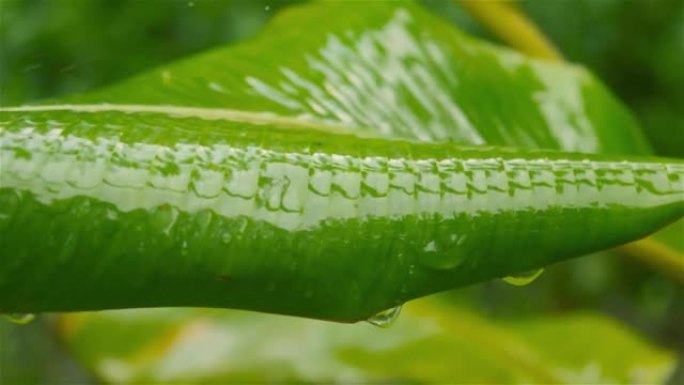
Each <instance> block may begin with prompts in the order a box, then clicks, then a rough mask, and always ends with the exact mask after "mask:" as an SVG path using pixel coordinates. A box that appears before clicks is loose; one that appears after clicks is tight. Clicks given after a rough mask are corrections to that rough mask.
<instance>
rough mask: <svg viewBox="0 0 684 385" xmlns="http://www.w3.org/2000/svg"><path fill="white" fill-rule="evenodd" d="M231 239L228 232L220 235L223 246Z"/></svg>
mask: <svg viewBox="0 0 684 385" xmlns="http://www.w3.org/2000/svg"><path fill="white" fill-rule="evenodd" d="M232 238H233V237H232V236H231V235H230V231H226V232H224V233H223V234H222V235H221V242H223V243H224V244H226V245H227V244H229V243H230V240H231V239H232Z"/></svg>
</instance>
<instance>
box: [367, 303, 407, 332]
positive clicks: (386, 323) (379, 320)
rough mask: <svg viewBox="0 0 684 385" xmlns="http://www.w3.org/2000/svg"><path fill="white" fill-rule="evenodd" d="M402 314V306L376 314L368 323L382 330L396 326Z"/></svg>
mask: <svg viewBox="0 0 684 385" xmlns="http://www.w3.org/2000/svg"><path fill="white" fill-rule="evenodd" d="M400 312H401V305H399V306H396V307H393V308H391V309H387V310H383V311H381V312H379V313H377V314H374V315H372V316H371V317H370V318H368V319H367V320H366V322H368V323H370V324H372V325H375V326H378V327H381V328H388V327H390V326H392V324H394V321H396V320H397V318H398V317H399V313H400Z"/></svg>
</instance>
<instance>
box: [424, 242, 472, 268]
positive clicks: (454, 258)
mask: <svg viewBox="0 0 684 385" xmlns="http://www.w3.org/2000/svg"><path fill="white" fill-rule="evenodd" d="M465 239H466V235H465V234H464V235H460V236H459V235H451V236H450V237H448V238H443V239H441V240H438V241H432V242H429V243H428V244H427V245H425V247H423V250H422V251H423V253H424V255H423V258H422V261H423V262H424V263H425V265H427V266H428V267H430V268H432V269H438V270H451V269H455V268H457V267H458V266H460V265H461V264H462V263H463V261H465V259H466V256H467V251H466V249H464V247H463V246H462V245H463V244H464V241H465Z"/></svg>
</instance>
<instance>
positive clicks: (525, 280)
mask: <svg viewBox="0 0 684 385" xmlns="http://www.w3.org/2000/svg"><path fill="white" fill-rule="evenodd" d="M543 272H544V268H541V269H538V270H531V271H527V272H524V273H521V274H516V275H511V276H508V277H504V278H502V280H503V281H504V282H506V283H508V284H510V285H513V286H525V285H529V284H530V283H532V281H534V280H535V279H537V278H539V276H540V275H542V273H543Z"/></svg>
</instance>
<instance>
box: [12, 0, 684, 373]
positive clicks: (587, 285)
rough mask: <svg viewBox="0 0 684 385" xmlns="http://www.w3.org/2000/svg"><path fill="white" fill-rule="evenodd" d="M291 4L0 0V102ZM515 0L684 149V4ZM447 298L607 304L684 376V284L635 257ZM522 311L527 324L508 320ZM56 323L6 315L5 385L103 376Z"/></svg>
mask: <svg viewBox="0 0 684 385" xmlns="http://www.w3.org/2000/svg"><path fill="white" fill-rule="evenodd" d="M295 2H296V1H273V0H269V1H266V0H242V1H240V0H238V1H226V0H220V1H219V0H213V1H199V0H196V1H162V0H144V1H133V0H109V1H105V0H101V1H100V0H57V1H49V0H0V105H2V106H7V105H17V104H23V103H29V102H34V101H36V100H39V99H45V98H51V97H56V96H59V95H64V94H70V93H75V92H80V91H85V90H90V89H93V88H97V87H99V86H102V85H105V84H109V83H112V82H115V81H117V80H120V79H123V78H126V77H128V76H130V75H133V74H136V73H138V72H141V71H144V70H146V69H150V68H153V67H155V66H158V65H160V64H163V63H166V62H169V61H171V60H174V59H177V58H181V57H185V56H188V55H191V54H193V53H196V52H200V51H202V50H205V49H209V48H211V47H215V46H218V45H223V44H227V43H230V42H234V41H236V40H240V39H244V38H248V37H249V36H253V35H254V34H256V33H258V31H259V29H260V28H261V27H262V26H263V24H264V23H265V22H267V21H268V19H269V18H271V17H272V16H273V15H274V14H275V13H277V12H278V10H279V9H281V8H283V7H286V6H288V5H290V4H291V3H295ZM424 3H425V5H426V6H427V7H429V8H431V9H433V10H435V12H437V13H438V14H440V15H442V16H443V17H445V18H446V19H448V20H449V21H451V22H452V23H454V24H455V25H456V26H457V27H458V28H460V29H463V30H465V31H467V32H469V33H471V34H474V35H476V36H480V37H482V38H485V39H489V40H496V39H495V38H494V37H493V35H491V34H490V33H489V32H488V31H487V30H486V29H485V28H483V27H482V26H480V25H478V24H477V23H476V22H475V21H474V20H473V19H472V18H470V17H469V16H468V14H466V13H465V12H464V11H463V10H462V9H461V8H459V7H458V6H457V5H455V4H453V3H452V2H450V1H446V0H426V1H424ZM520 6H521V7H522V8H523V9H524V10H525V12H526V13H527V14H528V15H529V16H530V17H531V18H532V19H533V20H534V21H535V22H536V23H537V24H538V25H539V26H540V29H541V30H542V31H544V33H546V34H547V36H548V37H549V38H550V40H551V41H553V42H554V43H555V44H556V45H557V47H558V48H559V50H560V51H561V52H562V53H563V54H564V55H565V57H566V58H567V59H568V60H569V61H572V62H576V63H581V64H583V65H586V66H587V67H589V68H590V69H592V70H593V71H594V72H595V73H596V74H597V75H598V76H599V77H600V78H601V79H603V81H604V82H605V83H607V84H608V86H609V87H610V88H611V89H612V90H613V91H614V92H615V93H616V94H617V95H618V97H619V98H620V99H622V100H623V101H624V102H625V103H626V104H627V105H628V106H629V107H630V108H631V110H632V111H634V113H635V114H636V116H637V117H638V119H639V120H640V122H641V123H642V127H643V129H644V131H645V132H646V134H647V136H648V137H649V139H650V140H651V143H652V145H653V147H654V148H655V150H656V152H657V153H658V154H660V155H664V156H676V157H682V156H684V109H683V108H682V107H683V106H684V71H683V70H682V69H683V68H684V2H683V1H680V0H637V1H623V0H600V1H596V0H574V1H544V0H528V1H522V2H521V3H520ZM359 11H360V12H362V11H363V2H359ZM683 232H684V226H682V225H681V222H680V225H679V226H676V227H673V228H671V229H669V230H668V231H667V232H666V233H665V234H664V235H662V236H663V237H666V238H669V239H670V242H671V243H672V242H674V243H678V244H679V249H680V250H684V235H683ZM440 298H441V299H442V301H440V306H446V307H450V306H451V307H453V308H454V309H465V308H470V309H473V311H476V312H477V313H478V314H480V316H481V317H483V319H485V318H486V319H489V320H493V321H496V322H503V323H506V322H508V323H509V327H510V328H511V330H513V329H518V330H519V329H521V328H522V329H525V327H526V326H524V324H525V322H527V321H524V320H528V319H534V317H539V316H540V315H542V314H543V315H549V314H565V313H568V312H571V311H593V312H600V313H603V314H607V315H610V316H611V317H614V318H615V319H618V320H619V321H620V322H622V323H623V324H625V325H627V326H628V327H630V328H632V329H633V330H637V331H638V333H639V334H640V335H641V336H642V337H643V338H645V339H647V340H649V341H650V342H651V343H653V344H657V345H659V346H661V347H664V348H667V349H671V350H675V351H678V352H679V353H678V355H679V357H680V359H679V361H680V364H679V368H678V370H677V373H676V374H675V375H674V376H673V377H672V378H671V379H670V383H673V384H674V383H682V382H684V371H683V370H682V364H681V362H682V359H681V357H684V327H682V325H683V324H684V292H683V290H682V287H681V286H680V285H678V284H677V283H675V282H673V281H672V280H670V279H669V278H667V277H664V276H662V275H660V274H658V273H657V272H655V271H653V270H651V269H648V268H645V267H644V266H643V265H641V264H639V263H638V262H637V261H635V260H631V259H625V258H624V257H622V256H619V255H616V254H614V253H611V252H606V253H601V254H599V255H595V256H592V257H586V258H580V259H577V260H574V261H570V262H567V263H563V264H559V265H556V266H553V267H550V268H548V269H547V272H546V273H545V274H544V275H543V276H542V277H541V278H540V279H538V280H537V281H535V282H534V283H533V284H531V285H528V286H525V287H521V288H514V287H511V286H508V285H505V284H502V283H501V282H489V283H485V284H481V285H477V286H473V287H469V288H466V289H462V290H457V291H453V292H450V293H446V294H443V295H441V296H440ZM458 311H462V310H458ZM263 319H264V318H263V316H262V318H261V320H262V321H261V322H264V321H263ZM519 320H523V321H520V322H522V325H523V326H518V327H516V326H510V325H513V324H511V322H513V323H515V322H518V321H519ZM276 322H283V321H282V320H280V321H276ZM273 325H276V323H274V324H273ZM57 330H58V329H57V328H56V326H55V322H53V318H50V317H40V318H39V320H37V321H35V322H33V323H32V324H29V325H26V326H17V325H11V324H9V323H5V322H3V323H0V383H3V384H4V383H7V384H15V383H21V384H38V383H50V384H58V383H64V384H72V383H92V382H96V378H95V376H94V374H93V373H92V372H90V371H89V370H86V369H83V364H82V362H83V361H84V360H83V354H87V352H88V350H87V346H86V348H83V347H82V346H81V347H80V348H79V347H78V346H76V347H74V346H71V347H70V348H65V346H64V343H63V342H64V341H63V340H60V339H59V337H58V334H59V333H57V332H56V331H57ZM537 334H540V333H537ZM86 336H87V338H90V339H92V338H95V337H93V335H86ZM368 338H371V339H372V338H373V337H372V335H369V337H368ZM539 338H541V337H539ZM564 343H566V342H565V341H563V340H559V341H557V344H559V345H562V344H564ZM79 349H80V350H79ZM79 354H80V356H79ZM418 354H420V353H418ZM73 357H80V358H81V360H80V362H79V361H77V360H76V359H75V358H73ZM387 365H392V363H391V362H389V363H387ZM91 369H92V368H91Z"/></svg>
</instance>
